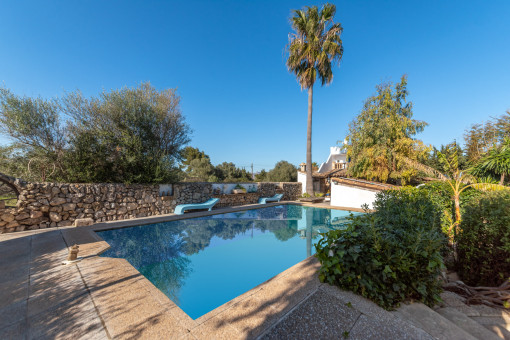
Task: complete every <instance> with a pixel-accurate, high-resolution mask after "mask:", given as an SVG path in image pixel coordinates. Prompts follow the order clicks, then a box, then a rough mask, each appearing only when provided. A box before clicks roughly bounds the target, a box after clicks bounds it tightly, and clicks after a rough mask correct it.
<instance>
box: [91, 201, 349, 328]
mask: <svg viewBox="0 0 510 340" xmlns="http://www.w3.org/2000/svg"><path fill="white" fill-rule="evenodd" d="M349 214H350V212H348V211H342V210H330V209H323V208H312V207H302V206H296V205H280V206H274V207H267V208H261V209H252V210H246V211H241V212H235V213H227V214H218V215H211V216H206V217H200V218H193V219H185V220H178V221H170V222H163V223H157V224H151V225H144V226H138V227H130V228H123V229H114V230H106V231H101V232H98V234H99V235H100V236H101V237H102V238H103V239H104V240H105V241H106V242H108V243H109V244H110V245H111V248H110V249H109V250H108V251H106V252H105V253H104V254H103V255H102V256H108V257H119V258H124V259H126V260H128V261H129V262H130V263H131V264H132V265H133V266H134V267H135V268H136V269H138V270H139V271H140V273H142V274H143V275H144V276H145V277H146V278H147V279H148V280H149V281H151V282H152V283H153V284H154V285H155V286H156V287H157V288H158V289H160V290H161V291H162V292H163V293H164V294H166V295H167V296H168V297H169V298H170V299H171V300H172V301H174V302H175V303H176V304H177V305H179V306H180V307H181V308H182V309H183V310H184V311H185V312H186V313H187V314H188V315H189V316H190V317H192V318H194V319H195V318H198V317H200V316H201V315H203V314H205V313H207V312H209V311H211V310H213V309H214V308H216V307H218V306H220V305H222V304H224V303H225V302H227V301H230V300H231V299H233V298H234V297H236V296H238V295H240V294H242V293H244V292H246V291H248V290H250V289H251V288H254V287H255V286H257V285H258V284H260V283H262V282H264V281H266V280H268V279H270V278H271V277H273V276H275V275H277V274H278V273H280V272H282V271H284V270H285V269H287V268H289V267H291V266H293V265H294V264H296V263H298V262H300V261H302V260H304V259H305V258H306V257H308V256H310V255H312V254H313V253H314V252H315V249H314V248H313V247H312V245H313V243H315V242H317V241H318V239H319V237H321V235H319V233H323V232H326V231H328V230H330V229H338V228H343V227H344V224H345V222H346V217H348V216H349Z"/></svg>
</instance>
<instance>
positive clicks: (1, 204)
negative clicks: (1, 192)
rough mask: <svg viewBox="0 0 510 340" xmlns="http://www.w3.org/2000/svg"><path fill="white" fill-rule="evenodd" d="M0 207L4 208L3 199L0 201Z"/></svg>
mask: <svg viewBox="0 0 510 340" xmlns="http://www.w3.org/2000/svg"><path fill="white" fill-rule="evenodd" d="M0 209H5V201H0Z"/></svg>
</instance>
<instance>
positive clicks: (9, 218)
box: [0, 213, 14, 222]
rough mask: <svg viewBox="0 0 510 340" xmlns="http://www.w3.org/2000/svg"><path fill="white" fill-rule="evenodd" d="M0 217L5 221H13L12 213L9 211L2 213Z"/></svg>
mask: <svg viewBox="0 0 510 340" xmlns="http://www.w3.org/2000/svg"><path fill="white" fill-rule="evenodd" d="M0 218H1V219H2V221H5V222H11V221H14V215H13V214H11V213H7V214H3V215H1V216H0Z"/></svg>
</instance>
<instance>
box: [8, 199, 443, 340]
mask: <svg viewBox="0 0 510 340" xmlns="http://www.w3.org/2000/svg"><path fill="white" fill-rule="evenodd" d="M244 209H246V207H244ZM200 214H207V213H195V214H193V215H192V214H189V215H188V216H189V217H192V216H195V215H200ZM175 218H182V217H175ZM158 219H161V217H158ZM150 221H155V220H154V219H152V220H151V219H145V220H143V221H131V222H127V221H123V222H122V224H119V223H117V225H125V224H126V223H138V224H141V223H149V222H150ZM114 225H115V224H109V225H96V226H95V227H80V228H68V227H66V228H58V229H56V230H55V229H51V230H38V231H30V232H19V233H13V234H2V235H0V273H2V274H1V276H0V339H161V338H171V339H255V338H260V339H318V338H336V339H341V338H348V339H435V338H437V339H441V338H445V337H442V336H441V334H439V336H437V335H435V334H433V332H431V331H430V330H427V328H426V327H423V326H420V324H419V323H418V324H417V323H413V322H411V321H409V320H407V319H406V318H405V317H402V315H399V314H398V313H395V312H387V311H385V310H383V309H381V308H379V307H378V306H376V305H375V304H374V303H372V302H370V301H368V300H366V299H364V298H362V297H360V296H358V295H355V294H353V293H351V292H345V291H341V290H340V289H338V288H336V287H333V286H329V285H327V284H321V283H320V282H319V281H318V279H317V269H318V267H319V264H318V262H317V260H316V259H315V258H313V257H310V258H308V259H306V260H304V261H302V262H300V263H298V264H296V265H295V266H293V267H291V268H289V269H288V270H286V271H284V272H282V273H280V274H278V275H277V276H275V277H274V278H272V279H270V280H268V281H266V282H264V283H263V284H261V285H259V286H257V287H255V288H253V289H252V290H250V291H248V292H246V293H244V294H242V295H240V296H238V297H237V298H235V299H233V300H232V301H229V302H227V303H226V304H224V305H223V306H220V307H218V308H217V309H215V310H213V311H211V312H209V313H207V314H206V315H204V316H202V317H200V318H198V319H196V320H193V319H191V318H190V317H189V316H188V315H187V314H185V313H184V312H183V311H182V310H181V309H180V308H179V307H178V306H177V305H175V304H174V303H173V302H172V301H171V300H169V299H168V298H167V297H166V296H165V295H164V294H163V293H161V291H159V290H158V289H157V288H155V287H154V286H153V285H152V284H151V283H150V282H149V281H148V280H147V279H145V277H143V276H142V275H141V274H140V273H139V272H138V271H137V270H136V269H135V268H133V267H132V266H131V265H130V264H129V263H128V262H127V261H125V260H123V259H113V258H106V257H99V256H97V254H98V253H100V252H101V251H103V250H105V249H106V248H107V247H108V245H107V244H106V242H104V241H102V240H101V239H100V238H99V237H98V236H97V235H96V234H95V233H94V228H107V227H108V228H111V227H112V226H114ZM75 243H77V244H79V245H80V254H79V256H80V257H82V258H83V259H82V260H81V261H80V262H78V263H77V264H73V265H67V266H64V265H62V264H61V263H62V261H63V260H65V259H66V256H67V253H68V246H71V245H73V244H75ZM411 306H412V305H411ZM425 308H426V307H425ZM429 310H430V309H429ZM430 311H432V310H430ZM438 315H439V314H438Z"/></svg>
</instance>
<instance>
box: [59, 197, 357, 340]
mask: <svg viewBox="0 0 510 340" xmlns="http://www.w3.org/2000/svg"><path fill="white" fill-rule="evenodd" d="M289 204H292V205H299V206H310V207H316V208H326V209H334V210H350V211H358V212H363V210H362V209H354V208H343V207H335V206H325V205H319V204H308V203H303V202H295V201H283V202H276V203H268V204H251V205H243V206H235V207H227V208H220V209H216V210H212V211H203V212H193V213H187V214H183V215H175V214H167V215H158V216H151V217H144V218H136V219H130V220H122V221H112V222H103V223H97V224H93V225H91V226H85V227H69V228H65V229H62V234H63V237H64V239H65V241H66V243H67V245H68V246H69V247H70V246H71V245H73V244H78V245H79V246H80V253H79V255H80V257H81V258H83V259H85V260H84V261H81V262H78V267H79V268H80V271H81V272H90V273H91V274H92V275H82V278H83V280H84V282H85V284H86V285H87V286H88V287H92V288H91V289H93V287H94V284H95V283H97V282H102V278H101V277H102V276H104V280H108V276H111V275H112V273H113V272H112V271H111V268H115V270H117V271H118V272H119V273H120V274H119V275H122V274H125V275H127V274H128V273H129V275H130V277H137V279H136V280H137V286H136V287H138V288H136V291H137V294H142V296H139V297H138V299H141V298H143V299H144V300H145V301H146V302H147V301H149V300H150V301H153V303H154V304H155V305H156V306H158V307H157V308H162V309H163V310H164V314H166V316H167V317H169V319H171V320H172V322H170V323H167V324H168V325H169V327H173V328H176V327H175V326H177V325H179V327H177V328H176V329H179V330H180V331H179V332H178V333H179V334H180V335H179V336H177V335H178V334H175V335H176V336H177V337H186V336H188V335H192V336H193V337H199V338H202V337H204V338H210V337H213V338H223V337H227V338H229V337H232V338H239V337H241V338H242V337H250V338H251V337H253V336H255V334H253V332H254V330H256V333H258V334H262V333H263V332H264V331H266V330H267V329H268V328H269V327H271V326H272V325H273V324H275V323H276V322H277V321H278V320H280V319H281V318H282V317H283V316H284V315H285V314H286V313H288V312H289V311H290V310H291V309H292V308H294V307H295V306H296V305H297V304H299V303H300V302H301V301H303V300H304V299H306V298H307V297H308V296H309V295H310V294H312V293H313V292H315V291H316V290H317V289H318V287H319V286H320V285H321V284H320V282H319V280H318V277H317V274H316V273H317V270H318V268H319V263H318V261H317V260H316V259H315V257H314V256H310V257H308V258H307V259H305V260H303V261H300V262H298V263H297V264H295V265H294V266H292V267H290V268H288V269H286V270H284V271H283V272H281V273H279V274H277V275H276V276H273V277H272V278H270V279H269V280H267V281H265V282H263V283H261V284H259V285H257V286H256V287H253V288H252V289H250V290H248V291H246V292H244V293H243V294H241V295H239V296H237V297H235V298H233V299H232V300H230V301H228V302H226V303H224V304H222V305H221V306H219V307H217V308H215V309H213V310H212V311H210V312H208V313H206V314H204V315H202V316H201V317H199V318H197V319H192V318H191V317H190V316H189V315H188V314H186V313H185V312H184V311H183V310H182V309H181V308H180V307H179V306H177V305H176V304H175V303H174V302H173V301H172V300H170V298H168V297H167V296H166V295H165V294H164V293H163V292H161V291H160V290H159V289H158V288H156V286H154V285H153V284H152V283H151V282H150V281H149V280H148V279H147V278H146V277H145V276H143V275H141V274H140V273H139V272H138V270H136V269H135V268H134V267H133V266H132V265H131V264H129V262H128V261H127V260H125V259H118V258H110V257H99V255H100V254H102V253H103V252H104V251H106V250H108V249H109V248H110V245H109V244H108V243H107V242H106V241H104V240H103V239H102V238H101V237H100V236H99V235H98V234H97V233H96V232H97V231H103V230H111V229H119V228H126V227H132V226H139V225H148V224H155V223H160V222H167V221H176V220H181V219H189V218H197V217H204V216H210V215H216V214H222V213H229V212H237V211H243V210H249V209H259V208H265V207H270V206H278V205H289ZM97 266H99V267H97ZM105 266H107V267H108V268H110V269H109V270H95V269H93V268H106V267H105ZM115 273H117V272H115ZM88 281H89V282H88ZM133 287H134V286H133ZM140 287H143V289H140ZM108 289H110V288H108ZM133 289H134V288H133ZM131 290H132V289H131ZM131 290H130V289H127V290H123V289H120V291H119V292H118V291H116V288H115V285H112V286H111V292H103V293H102V294H107V295H108V293H109V294H110V295H111V296H112V297H117V298H119V296H118V295H119V293H120V294H121V295H126V296H127V295H130V294H131V292H130V291H131ZM289 294H290V295H289ZM292 295H295V296H292ZM92 298H93V299H94V294H92ZM98 303H100V302H98ZM106 304H108V301H107V300H106ZM157 308H156V309H157ZM254 308H255V310H253V309H254ZM106 310H107V309H106ZM236 311H237V312H236ZM247 311H251V312H250V313H248V317H241V318H237V317H235V315H236V314H237V315H242V314H243V313H247ZM127 312H128V313H140V312H141V313H143V312H142V311H136V310H135V311H127ZM228 315H230V316H231V320H230V321H228V322H227V321H225V320H226V318H227V319H228V317H227V316H228ZM137 317H141V316H137ZM124 319H125V316H124V317H123V318H120V319H117V321H115V318H113V319H111V320H109V322H110V326H111V327H108V328H112V329H115V327H116V323H119V322H124V321H122V320H124ZM112 322H113V324H111V323H112ZM247 324H249V325H250V326H249V327H246V325H247ZM106 326H108V323H107V324H106ZM173 331H175V329H173ZM164 334H166V333H164ZM114 335H115V334H112V336H114Z"/></svg>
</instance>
